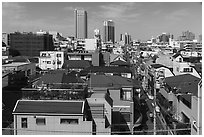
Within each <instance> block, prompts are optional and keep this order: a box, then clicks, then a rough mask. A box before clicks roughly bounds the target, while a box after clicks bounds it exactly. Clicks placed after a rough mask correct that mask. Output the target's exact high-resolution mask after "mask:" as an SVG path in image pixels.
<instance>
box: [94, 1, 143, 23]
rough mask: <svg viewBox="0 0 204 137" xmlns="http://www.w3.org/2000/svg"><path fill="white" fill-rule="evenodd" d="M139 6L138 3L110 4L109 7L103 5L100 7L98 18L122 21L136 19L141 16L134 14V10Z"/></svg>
mask: <svg viewBox="0 0 204 137" xmlns="http://www.w3.org/2000/svg"><path fill="white" fill-rule="evenodd" d="M138 6H139V4H138V5H136V3H131V2H126V3H117V4H113V3H111V4H109V5H107V4H106V5H101V6H100V7H99V10H100V11H99V12H98V13H97V14H98V16H100V17H102V18H106V19H120V20H126V19H131V18H136V17H139V16H140V13H136V10H135V11H134V12H132V11H133V9H135V8H137V7H138Z"/></svg>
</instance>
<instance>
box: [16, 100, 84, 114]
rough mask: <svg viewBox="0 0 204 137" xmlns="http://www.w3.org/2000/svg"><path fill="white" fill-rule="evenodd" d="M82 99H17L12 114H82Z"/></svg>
mask: <svg viewBox="0 0 204 137" xmlns="http://www.w3.org/2000/svg"><path fill="white" fill-rule="evenodd" d="M83 109H84V101H70V100H69V101H62V100H60V101H59V100H18V101H17V103H16V106H15V108H14V110H13V114H18V113H33V114H67V115H71V114H78V115H79V114H80V115H81V114H83V111H84V110H83Z"/></svg>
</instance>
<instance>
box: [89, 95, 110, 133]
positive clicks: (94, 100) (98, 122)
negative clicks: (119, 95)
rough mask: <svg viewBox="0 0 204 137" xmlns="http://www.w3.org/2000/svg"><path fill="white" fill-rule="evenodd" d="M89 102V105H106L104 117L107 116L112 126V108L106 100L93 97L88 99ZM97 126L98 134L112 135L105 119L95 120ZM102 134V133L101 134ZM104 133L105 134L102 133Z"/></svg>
mask: <svg viewBox="0 0 204 137" xmlns="http://www.w3.org/2000/svg"><path fill="white" fill-rule="evenodd" d="M87 101H88V103H89V104H104V115H105V116H106V118H107V120H108V123H109V124H110V125H111V124H112V106H111V105H110V104H109V103H108V102H107V101H106V100H105V98H98V97H93V98H92V97H91V98H87ZM94 121H95V124H96V132H99V133H96V134H97V135H98V134H102V135H104V134H109V135H110V133H111V126H109V127H105V125H106V120H105V117H104V118H94ZM100 132H101V133H100ZM102 132H104V133H102Z"/></svg>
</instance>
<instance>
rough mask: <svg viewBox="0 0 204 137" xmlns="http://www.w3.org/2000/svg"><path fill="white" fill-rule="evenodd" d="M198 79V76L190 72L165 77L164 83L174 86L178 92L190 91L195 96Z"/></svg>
mask: <svg viewBox="0 0 204 137" xmlns="http://www.w3.org/2000/svg"><path fill="white" fill-rule="evenodd" d="M199 81H200V79H199V78H197V77H195V76H193V75H191V74H184V75H177V76H172V77H167V78H166V79H165V83H167V85H168V86H170V87H171V88H172V89H173V88H174V87H176V89H178V93H184V94H185V93H192V94H193V95H195V96H197V94H198V83H199Z"/></svg>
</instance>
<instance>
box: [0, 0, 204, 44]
mask: <svg viewBox="0 0 204 137" xmlns="http://www.w3.org/2000/svg"><path fill="white" fill-rule="evenodd" d="M53 9H55V10H53ZM74 9H83V10H86V11H87V16H88V38H93V37H94V30H95V29H99V30H100V31H101V32H102V31H103V22H104V21H105V20H113V22H114V23H115V34H116V36H115V39H116V40H119V37H120V34H124V33H125V32H128V33H129V34H130V35H131V37H132V39H141V40H148V39H150V38H151V37H152V36H153V37H156V36H157V35H160V34H162V33H163V32H167V33H171V34H173V35H174V36H175V38H177V37H178V36H180V35H182V32H183V31H186V30H189V31H191V32H193V33H195V35H196V38H198V35H200V34H202V4H201V3H200V2H40V3H39V2H17V3H16V2H3V3H2V31H3V32H7V33H10V32H15V31H20V32H21V31H26V32H27V31H28V32H30V31H32V32H35V31H39V30H40V29H42V30H45V31H57V32H60V33H62V34H63V36H65V37H67V36H74V35H75V23H74Z"/></svg>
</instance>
